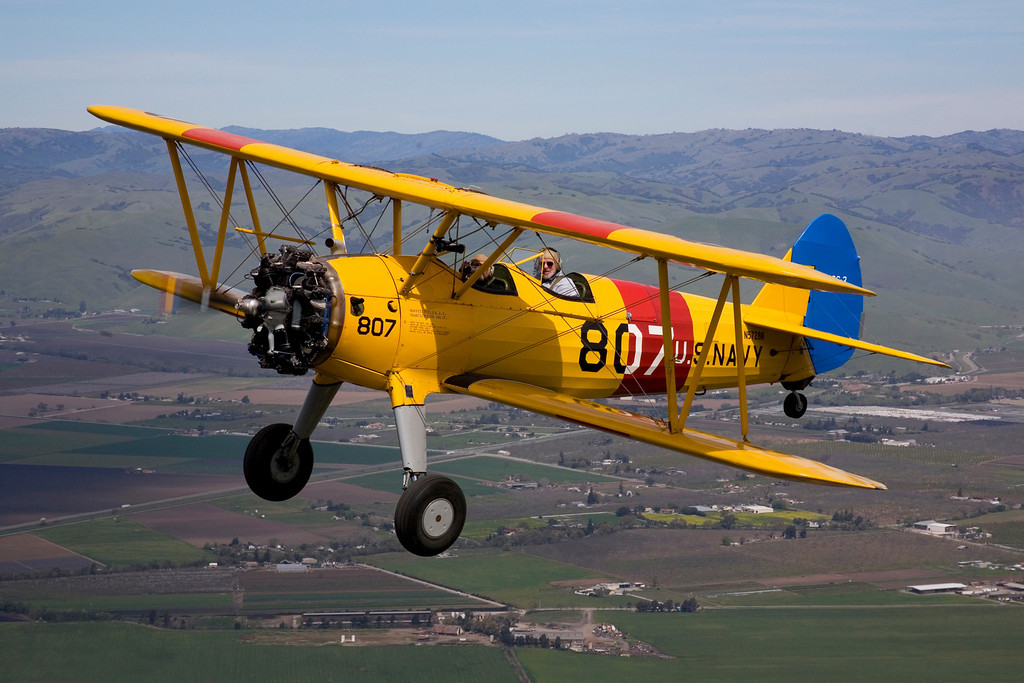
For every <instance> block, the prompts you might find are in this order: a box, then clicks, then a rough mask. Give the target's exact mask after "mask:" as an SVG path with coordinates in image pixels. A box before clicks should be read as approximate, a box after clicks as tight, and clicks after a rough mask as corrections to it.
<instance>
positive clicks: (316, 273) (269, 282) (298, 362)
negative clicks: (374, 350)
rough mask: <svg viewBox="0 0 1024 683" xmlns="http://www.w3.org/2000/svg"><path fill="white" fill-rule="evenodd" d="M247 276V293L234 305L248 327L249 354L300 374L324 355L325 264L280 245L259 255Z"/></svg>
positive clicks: (328, 297)
mask: <svg viewBox="0 0 1024 683" xmlns="http://www.w3.org/2000/svg"><path fill="white" fill-rule="evenodd" d="M249 276H250V277H251V278H252V280H253V285H254V286H253V289H252V292H251V293H249V294H248V295H246V296H245V297H243V298H242V299H241V300H240V301H239V302H238V303H237V304H236V308H237V309H238V310H239V311H240V312H241V313H243V314H244V316H245V317H244V318H243V319H242V321H241V323H242V327H244V328H246V329H251V330H252V331H253V333H252V339H251V340H250V341H249V353H251V354H252V355H254V356H256V358H257V359H258V360H259V362H260V367H263V368H272V369H274V370H276V371H277V372H279V373H281V374H284V375H304V374H306V372H307V371H308V370H309V369H310V368H312V367H315V366H316V365H318V364H319V363H321V362H323V361H324V360H325V359H326V358H327V357H329V356H330V340H329V336H328V332H329V330H330V325H331V303H332V300H333V297H334V296H335V294H334V292H333V290H332V286H331V281H330V280H329V278H328V273H327V267H326V266H325V265H324V264H323V263H321V262H319V261H317V260H314V259H313V253H312V251H310V250H309V249H304V248H301V247H295V246H291V245H284V246H282V247H281V249H280V251H279V252H278V253H277V254H267V255H266V256H264V257H263V258H262V259H260V265H259V267H258V268H254V269H253V270H252V271H250V273H249ZM338 294H339V295H340V292H339V293H338Z"/></svg>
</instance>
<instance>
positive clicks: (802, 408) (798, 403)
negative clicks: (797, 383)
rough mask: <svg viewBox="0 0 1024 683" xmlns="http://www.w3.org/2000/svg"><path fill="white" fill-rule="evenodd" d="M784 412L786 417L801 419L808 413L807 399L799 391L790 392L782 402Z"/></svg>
mask: <svg viewBox="0 0 1024 683" xmlns="http://www.w3.org/2000/svg"><path fill="white" fill-rule="evenodd" d="M782 410H783V412H785V413H786V417H791V418H793V419H800V418H801V417H803V416H804V413H805V412H807V397H806V396H804V395H803V394H801V393H799V392H797V391H791V392H789V395H788V396H786V400H785V401H783V402H782Z"/></svg>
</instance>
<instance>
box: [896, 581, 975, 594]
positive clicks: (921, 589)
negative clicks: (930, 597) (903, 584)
mask: <svg viewBox="0 0 1024 683" xmlns="http://www.w3.org/2000/svg"><path fill="white" fill-rule="evenodd" d="M965 588H967V585H966V584H963V583H930V584H923V585H920V586H907V590H908V591H910V592H911V593H921V594H922V595H924V594H934V593H955V592H957V591H962V590H964V589H965Z"/></svg>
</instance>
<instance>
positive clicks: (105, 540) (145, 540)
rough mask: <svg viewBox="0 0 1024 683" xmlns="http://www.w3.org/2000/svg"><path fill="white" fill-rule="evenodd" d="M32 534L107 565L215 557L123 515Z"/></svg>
mask: <svg viewBox="0 0 1024 683" xmlns="http://www.w3.org/2000/svg"><path fill="white" fill-rule="evenodd" d="M35 534H36V535H37V536H40V537H41V538H45V539H46V540H48V541H50V542H52V543H56V544H57V545H60V546H64V547H65V548H68V549H70V550H73V551H74V552H76V553H78V554H80V555H84V556H86V557H88V558H90V559H92V560H95V561H97V562H101V563H103V564H105V565H107V566H111V567H134V566H154V565H155V566H160V565H162V564H164V563H175V564H192V563H195V562H202V561H205V560H214V559H216V558H214V557H213V556H211V555H208V554H207V553H205V552H203V551H202V550H201V549H199V548H196V547H194V546H191V545H189V544H188V543H185V542H184V541H179V540H178V539H176V538H172V537H170V536H167V535H165V534H161V533H158V532H156V531H153V530H152V529H150V528H148V527H145V526H143V525H141V524H139V523H138V522H135V521H133V520H131V519H129V518H127V517H114V518H109V519H96V520H93V521H90V522H79V523H77V524H68V525H65V526H57V527H51V528H46V529H40V530H39V531H37V532H35Z"/></svg>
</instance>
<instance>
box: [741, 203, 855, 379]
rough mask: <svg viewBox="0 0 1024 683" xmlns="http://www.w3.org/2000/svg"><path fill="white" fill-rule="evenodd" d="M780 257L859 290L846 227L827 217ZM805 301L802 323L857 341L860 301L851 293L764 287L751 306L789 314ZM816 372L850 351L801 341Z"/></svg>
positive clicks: (837, 363) (813, 223)
mask: <svg viewBox="0 0 1024 683" xmlns="http://www.w3.org/2000/svg"><path fill="white" fill-rule="evenodd" d="M786 259H787V260H790V261H792V262H793V263H800V264H802V265H805V266H811V267H813V268H814V269H815V270H818V271H820V272H822V273H827V274H829V275H831V276H833V277H835V278H838V279H840V280H843V281H844V282H849V283H850V284H854V285H857V286H858V287H860V286H862V284H861V274H860V256H858V255H857V248H856V247H855V246H854V245H853V239H852V238H851V237H850V231H849V230H847V228H846V225H845V224H844V223H843V221H841V220H840V219H839V218H837V217H836V216H833V215H832V214H828V213H826V214H822V215H820V216H818V217H817V218H815V219H814V220H813V221H811V223H810V225H808V226H807V228H805V229H804V231H803V233H802V234H801V235H800V237H799V238H798V239H797V241H796V242H795V243H794V244H793V248H792V249H791V250H790V252H789V254H787V255H786ZM804 301H806V308H805V313H804V320H803V324H804V326H806V327H810V328H813V329H816V330H820V331H822V332H831V333H833V334H838V335H842V336H844V337H852V338H854V339H859V338H860V328H861V322H862V318H863V315H864V299H863V297H861V296H858V295H856V294H838V293H833V292H820V291H811V292H810V293H809V294H808V293H807V292H799V291H796V290H793V289H792V288H787V287H782V286H780V285H766V286H765V287H764V289H762V291H761V293H760V294H758V296H757V298H756V299H755V300H754V303H753V305H754V306H769V307H771V308H776V309H779V310H781V311H784V312H786V313H787V314H789V315H797V314H799V313H800V311H799V308H801V307H803V306H804V305H805V304H804ZM807 346H808V349H809V353H810V356H811V362H812V363H813V364H814V371H815V372H816V373H819V374H820V373H822V372H827V371H829V370H834V369H835V368H838V367H840V366H841V365H843V363H845V362H846V361H848V360H849V359H850V357H851V356H852V355H853V349H852V348H850V347H848V346H841V345H839V344H833V343H830V342H823V341H816V340H812V339H808V340H807Z"/></svg>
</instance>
